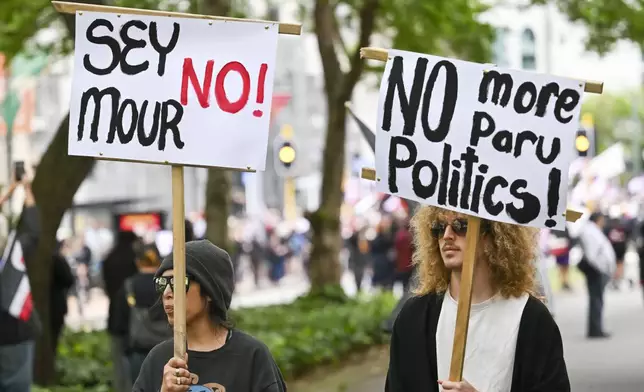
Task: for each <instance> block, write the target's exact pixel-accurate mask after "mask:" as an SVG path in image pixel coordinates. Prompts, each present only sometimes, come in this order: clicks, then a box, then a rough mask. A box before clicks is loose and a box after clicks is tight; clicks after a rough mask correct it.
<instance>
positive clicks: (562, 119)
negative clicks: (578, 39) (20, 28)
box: [361, 48, 603, 381]
mask: <svg viewBox="0 0 644 392" xmlns="http://www.w3.org/2000/svg"><path fill="white" fill-rule="evenodd" d="M361 55H362V57H363V58H369V59H374V60H380V61H386V63H387V64H386V66H385V74H384V76H383V78H382V84H381V86H380V101H379V107H378V129H377V132H376V168H375V170H374V169H363V173H362V177H363V178H366V179H371V180H376V181H377V185H376V189H377V190H378V191H380V192H384V193H388V194H392V195H396V196H399V197H402V198H406V199H409V200H414V201H417V202H419V203H423V204H428V205H433V206H439V207H442V208H445V209H449V210H452V211H455V212H459V213H463V214H466V215H467V216H468V230H467V234H466V238H465V241H466V245H465V246H466V248H465V254H464V260H463V268H462V276H461V288H460V293H459V301H458V312H457V316H456V328H455V331H454V345H453V348H452V360H451V366H450V374H449V379H450V380H451V381H461V380H462V377H463V362H464V356H465V344H466V340H467V331H468V324H469V315H470V304H471V299H472V278H473V274H474V257H475V250H476V247H477V243H478V237H479V232H480V226H481V218H484V219H489V220H495V221H501V222H507V223H514V224H520V225H527V226H534V227H538V228H544V227H546V228H551V229H559V230H562V229H563V228H564V226H565V222H566V220H568V221H575V220H577V219H578V218H579V216H580V215H581V214H580V213H578V212H576V211H570V210H568V211H566V207H565V206H566V197H567V191H568V189H567V188H568V186H567V185H568V184H567V181H566V179H567V178H568V176H567V174H568V167H569V165H570V163H571V162H572V160H573V159H574V154H575V152H574V148H573V146H574V139H575V134H576V131H577V128H578V124H579V112H580V110H581V97H582V94H583V92H584V91H586V92H592V93H601V92H602V89H603V85H602V84H601V83H596V82H580V81H578V80H573V79H567V78H561V77H556V76H551V75H543V74H537V73H530V72H524V71H517V70H507V69H500V68H497V67H495V66H492V65H485V64H478V63H471V62H466V61H460V60H455V59H448V58H443V57H437V56H430V55H424V54H419V53H412V52H403V51H398V50H390V51H387V50H384V49H376V48H362V49H361ZM526 262H528V261H526Z"/></svg>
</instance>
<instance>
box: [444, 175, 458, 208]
mask: <svg viewBox="0 0 644 392" xmlns="http://www.w3.org/2000/svg"><path fill="white" fill-rule="evenodd" d="M460 184H461V173H460V172H459V171H458V169H453V170H452V178H451V179H450V182H449V196H448V198H447V199H448V200H449V205H451V206H452V207H456V206H457V205H458V187H459V185H460Z"/></svg>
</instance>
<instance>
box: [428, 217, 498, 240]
mask: <svg viewBox="0 0 644 392" xmlns="http://www.w3.org/2000/svg"><path fill="white" fill-rule="evenodd" d="M448 226H449V227H451V228H452V230H453V231H454V234H456V235H457V236H459V237H463V236H465V235H466V234H467V219H454V220H453V221H452V223H447V222H440V221H439V222H434V223H432V228H431V233H432V237H434V238H436V239H438V238H441V237H443V236H444V235H445V230H447V227H448ZM489 228H490V225H489V223H488V222H487V221H483V222H481V232H487V231H488V230H489Z"/></svg>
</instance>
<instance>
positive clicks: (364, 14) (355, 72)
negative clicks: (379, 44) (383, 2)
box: [340, 0, 380, 102]
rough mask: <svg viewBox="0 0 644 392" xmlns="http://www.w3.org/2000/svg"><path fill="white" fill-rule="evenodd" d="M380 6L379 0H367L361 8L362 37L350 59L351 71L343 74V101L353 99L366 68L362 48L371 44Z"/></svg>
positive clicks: (341, 98)
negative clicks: (361, 53)
mask: <svg viewBox="0 0 644 392" xmlns="http://www.w3.org/2000/svg"><path fill="white" fill-rule="evenodd" d="M379 6H380V1H379V0H365V2H364V4H363V5H362V9H360V38H359V39H358V45H357V47H356V49H355V51H354V52H353V55H352V56H351V59H350V68H349V71H348V72H347V73H346V74H344V75H343V83H342V93H341V94H340V100H341V102H346V101H349V100H350V99H351V94H352V93H353V88H354V87H355V85H356V84H357V83H358V81H359V80H360V77H361V76H362V73H363V71H364V68H365V61H364V60H363V59H362V58H360V48H363V47H366V46H369V42H370V41H371V34H373V31H374V29H375V26H376V13H377V12H378V8H379Z"/></svg>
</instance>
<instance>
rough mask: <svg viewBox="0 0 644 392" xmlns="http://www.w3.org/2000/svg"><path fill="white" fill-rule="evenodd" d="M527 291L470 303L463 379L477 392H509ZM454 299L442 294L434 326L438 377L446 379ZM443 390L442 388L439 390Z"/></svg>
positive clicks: (453, 315)
mask: <svg viewBox="0 0 644 392" xmlns="http://www.w3.org/2000/svg"><path fill="white" fill-rule="evenodd" d="M527 303H528V294H524V295H522V296H521V297H519V298H508V299H504V298H503V297H501V296H500V295H497V296H494V297H492V298H490V299H489V300H487V301H485V302H481V303H478V304H472V309H471V311H470V325H469V330H468V333H467V345H466V347H465V364H464V366H463V378H464V379H465V380H467V381H468V382H469V383H470V384H471V385H472V386H473V387H474V388H476V390H477V391H479V392H510V388H511V385H512V372H513V369H514V355H515V351H516V346H517V336H518V334H519V323H520V322H521V316H522V315H523V309H524V308H525V305H526V304H527ZM456 305H457V302H456V301H455V300H454V298H452V296H451V295H450V294H449V291H447V292H446V293H445V299H444V300H443V305H442V308H441V313H440V316H439V318H438V326H437V329H436V360H437V362H438V363H437V369H438V379H439V380H448V379H449V367H450V362H451V358H452V345H453V342H454V328H455V327H456V309H457V306H456ZM442 390H443V389H442V388H441V391H442Z"/></svg>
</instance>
